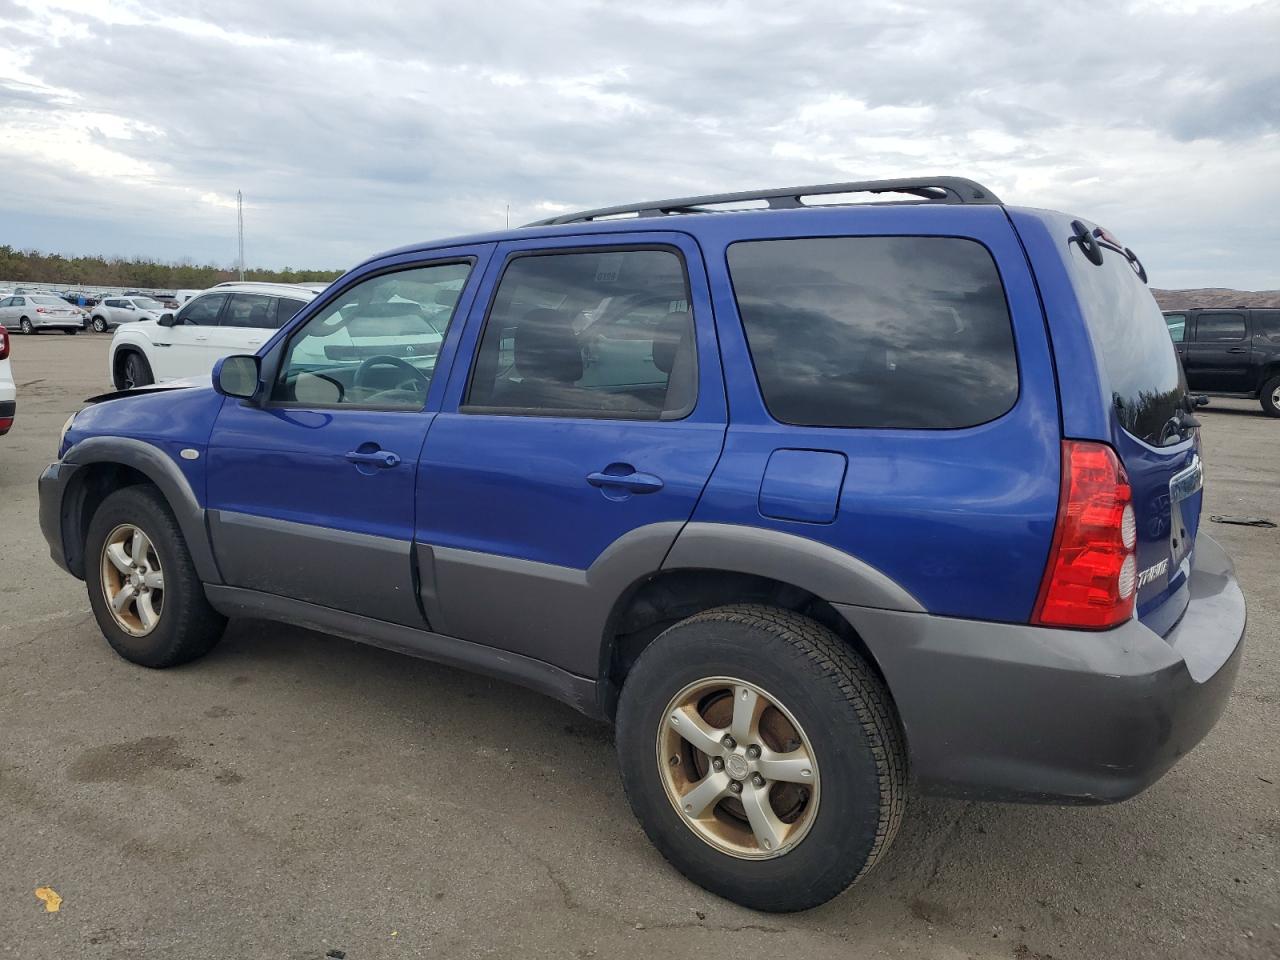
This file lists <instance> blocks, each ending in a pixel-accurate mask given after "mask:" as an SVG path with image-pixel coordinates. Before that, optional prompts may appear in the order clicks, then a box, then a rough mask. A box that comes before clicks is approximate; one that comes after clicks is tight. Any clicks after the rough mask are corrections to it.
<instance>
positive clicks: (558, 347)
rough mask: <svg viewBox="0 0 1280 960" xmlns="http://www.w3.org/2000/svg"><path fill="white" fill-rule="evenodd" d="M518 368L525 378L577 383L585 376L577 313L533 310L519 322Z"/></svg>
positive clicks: (544, 309) (517, 341)
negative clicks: (574, 326)
mask: <svg viewBox="0 0 1280 960" xmlns="http://www.w3.org/2000/svg"><path fill="white" fill-rule="evenodd" d="M515 357H516V369H517V370H519V371H520V376H521V377H522V378H524V379H525V380H551V381H554V382H556V383H564V384H569V383H577V382H578V381H579V380H581V379H582V348H581V347H579V346H578V338H577V335H576V334H575V333H574V332H573V317H572V316H571V315H570V314H567V313H561V312H560V311H559V310H549V309H546V308H541V307H540V308H538V309H536V310H530V311H529V312H528V313H526V314H525V315H524V319H522V320H521V321H520V322H519V324H517V325H516V334H515Z"/></svg>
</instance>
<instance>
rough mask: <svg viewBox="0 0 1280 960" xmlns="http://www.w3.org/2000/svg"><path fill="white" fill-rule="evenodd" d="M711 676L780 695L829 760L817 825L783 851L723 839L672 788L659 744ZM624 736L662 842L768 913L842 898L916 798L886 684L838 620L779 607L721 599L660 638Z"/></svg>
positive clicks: (699, 873) (620, 720)
mask: <svg viewBox="0 0 1280 960" xmlns="http://www.w3.org/2000/svg"><path fill="white" fill-rule="evenodd" d="M709 677H732V678H736V679H739V680H742V681H745V682H746V683H749V684H754V685H757V686H758V687H760V688H762V689H763V690H767V691H769V693H770V694H771V695H772V696H773V697H774V698H775V699H776V701H777V702H778V703H780V704H782V705H784V706H785V708H786V710H787V711H789V712H790V713H791V715H792V716H793V717H794V718H795V720H796V721H797V722H798V725H799V727H800V728H802V729H803V731H804V733H805V735H806V736H807V737H808V739H809V743H810V745H811V749H812V753H813V755H814V757H815V759H816V761H817V765H818V775H819V777H820V779H821V784H820V790H821V792H820V795H819V799H818V802H817V806H816V810H815V812H814V813H813V820H812V823H811V825H810V826H809V828H808V832H807V833H806V834H804V835H803V837H802V838H801V839H800V840H799V841H798V842H797V843H796V844H795V846H794V847H793V848H792V849H790V850H788V851H786V852H785V853H783V854H781V855H779V856H775V857H773V858H772V859H741V858H739V857H735V856H732V855H730V854H727V853H724V852H722V851H721V850H719V849H717V848H716V847H714V846H712V845H711V843H710V842H708V841H707V840H704V839H703V837H702V836H701V835H699V834H698V833H695V832H694V829H693V828H691V826H690V825H689V824H688V823H687V822H686V820H685V818H684V817H683V816H682V815H681V814H680V813H679V812H678V811H677V809H676V806H675V804H674V803H673V802H672V800H670V799H669V798H668V795H667V792H666V788H665V787H664V785H663V774H662V773H661V772H660V771H659V768H658V763H659V760H658V755H657V750H656V747H657V742H658V741H657V737H658V735H659V729H660V728H662V727H663V726H664V724H665V723H666V721H667V720H668V717H667V716H666V710H667V707H668V705H669V704H670V703H671V701H672V698H673V697H675V696H676V695H677V694H678V693H679V692H680V691H682V690H683V689H685V688H686V687H688V686H689V685H690V684H693V683H696V682H697V681H699V680H700V679H703V678H709ZM616 740H617V747H618V755H619V763H620V766H621V771H622V781H623V785H624V787H625V789H626V793H627V797H628V799H629V800H630V802H631V808H632V810H633V811H634V812H635V815H636V817H637V818H638V819H639V821H640V823H641V825H642V826H643V827H644V830H645V833H646V834H648V836H649V839H650V840H651V841H653V844H654V845H655V846H656V847H657V848H658V849H659V850H660V851H661V852H662V854H663V856H665V857H666V858H667V860H669V861H670V862H671V863H672V864H673V865H674V866H675V867H676V868H677V869H678V870H680V872H681V873H683V874H684V875H685V876H686V877H688V878H689V879H690V880H692V881H693V882H694V883H697V884H699V885H700V886H702V887H705V888H706V889H708V890H710V891H712V892H713V893H716V894H719V895H720V896H722V897H725V898H726V899H729V900H732V901H734V902H735V903H739V904H742V905H743V906H747V907H751V908H753V909H756V910H767V911H772V912H787V911H794V910H805V909H808V908H810V907H815V906H817V905H818V904H821V903H825V902H826V901H827V900H830V899H831V898H832V897H834V896H836V895H837V894H839V893H840V892H841V891H843V890H844V889H845V888H847V887H848V886H849V885H850V884H852V883H853V882H855V881H856V880H858V879H860V878H861V877H862V876H864V875H865V874H866V872H867V871H868V870H870V869H871V868H872V867H873V866H874V865H875V863H876V862H877V861H878V860H879V859H880V858H881V856H882V855H883V854H884V852H885V851H886V850H887V849H888V848H889V845H890V844H891V843H892V841H893V837H894V835H895V834H896V833H897V830H898V826H899V824H900V823H901V820H902V815H903V810H904V808H905V805H906V787H907V755H906V748H905V745H904V743H903V738H902V733H901V731H900V729H899V726H898V722H897V719H896V714H895V711H894V708H893V705H892V702H891V700H890V698H889V694H888V691H887V690H886V689H885V687H884V684H883V683H882V682H881V681H880V679H879V677H878V676H877V675H876V674H875V672H874V671H873V670H872V669H871V668H870V667H869V666H868V665H867V664H866V662H865V661H863V659H862V658H861V657H860V656H859V655H858V654H857V653H855V652H854V651H853V650H852V649H850V647H849V646H848V644H846V643H844V642H843V641H842V640H841V639H840V638H839V637H837V636H836V635H835V634H834V633H832V632H831V631H830V630H828V629H827V628H826V627H824V626H822V625H821V624H819V623H816V622H815V621H813V620H811V619H809V618H808V617H804V616H801V615H799V614H796V613H792V612H791V611H788V610H783V609H779V608H775V607H767V606H757V605H738V606H728V607H719V608H716V609H714V610H708V611H706V612H704V613H701V614H698V615H697V616H694V617H691V618H689V619H688V620H684V621H682V622H680V623H678V624H676V625H675V626H673V627H671V628H670V629H669V630H667V631H666V632H665V633H663V634H662V635H661V636H659V637H658V638H657V639H656V640H654V641H653V643H651V644H650V645H649V646H648V647H647V648H646V649H645V650H644V652H643V653H642V654H641V655H640V657H639V659H638V660H637V661H636V664H635V666H634V667H633V668H632V670H631V672H630V673H629V674H628V676H627V678H626V682H625V684H624V686H623V689H622V694H621V697H620V699H619V703H618V715H617V737H616Z"/></svg>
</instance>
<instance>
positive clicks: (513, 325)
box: [417, 232, 726, 676]
mask: <svg viewBox="0 0 1280 960" xmlns="http://www.w3.org/2000/svg"><path fill="white" fill-rule="evenodd" d="M627 303H633V304H634V305H635V309H634V311H633V312H630V313H625V315H624V311H626V310H627V309H628V308H627V307H626V306H625V304H627ZM619 305H622V306H619ZM468 361H469V362H468ZM725 421H726V407H725V398H724V390H723V384H722V379H721V373H720V360H719V354H718V351H717V347H716V340H715V329H714V326H713V317H712V313H711V304H710V300H709V296H708V291H707V282H706V277H705V274H704V272H703V267H702V257H701V254H700V252H699V250H698V247H697V245H696V244H695V243H694V242H693V240H692V239H691V238H690V237H688V236H687V235H684V234H678V233H667V232H653V233H636V234H609V235H587V236H577V237H557V238H554V239H552V238H533V239H529V240H521V241H518V242H510V243H503V244H500V245H499V248H498V251H497V255H496V256H495V258H494V261H493V264H492V266H491V267H490V271H489V275H488V276H487V277H486V278H485V282H484V286H483V288H482V290H481V292H480V297H479V298H478V299H477V301H476V303H475V305H474V306H473V308H472V310H471V313H470V316H469V317H468V319H467V328H466V334H465V337H464V340H463V343H462V352H461V353H460V354H459V361H458V362H456V363H455V364H454V366H453V371H452V373H451V374H450V379H449V388H448V391H447V393H446V395H445V399H444V404H443V407H442V409H441V412H440V414H439V416H437V417H436V419H435V422H434V423H433V425H432V427H431V432H430V434H429V435H428V437H427V443H426V447H425V449H424V453H423V458H422V469H421V472H420V474H419V482H418V519H417V538H418V541H419V543H420V550H421V559H420V562H419V569H420V570H421V571H422V578H423V599H424V603H425V604H426V605H427V606H428V615H429V616H430V618H431V620H432V623H433V625H435V626H436V627H437V629H439V630H442V631H443V632H447V633H449V634H451V635H453V636H457V637H461V638H463V639H465V640H470V641H473V642H477V643H483V644H486V645H489V646H493V647H499V648H502V649H505V650H510V651H513V652H516V653H519V654H523V655H525V656H528V657H532V658H536V659H539V660H543V661H548V662H551V663H553V664H555V665H557V666H559V667H561V668H563V669H565V670H568V671H570V672H573V673H576V674H579V675H587V676H595V674H596V671H597V667H598V664H597V657H598V656H599V648H600V638H601V631H602V629H603V626H604V621H605V618H606V616H607V614H608V612H609V607H610V605H611V604H612V603H613V602H614V600H615V599H616V598H617V597H618V596H619V595H620V594H622V593H623V592H625V590H626V589H627V587H629V586H630V585H631V584H632V582H633V581H635V580H638V579H640V578H643V577H646V576H648V575H650V574H652V573H653V572H654V571H656V570H657V569H658V568H659V567H660V565H661V562H662V559H663V557H664V556H665V555H666V552H667V550H668V549H669V548H670V546H671V544H672V543H673V542H674V540H675V537H676V535H677V534H678V532H679V530H680V528H681V526H682V525H683V524H684V523H685V522H686V521H687V520H688V519H689V516H690V514H691V513H692V511H693V509H694V506H695V505H696V504H697V502H698V498H699V496H700V495H701V493H702V490H703V487H704V485H705V484H706V482H707V478H708V477H709V476H710V474H711V471H712V469H713V468H714V466H715V464H716V461H717V459H718V458H719V456H720V451H721V447H722V444H723V440H724V432H725Z"/></svg>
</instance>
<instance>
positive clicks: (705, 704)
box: [657, 677, 819, 860]
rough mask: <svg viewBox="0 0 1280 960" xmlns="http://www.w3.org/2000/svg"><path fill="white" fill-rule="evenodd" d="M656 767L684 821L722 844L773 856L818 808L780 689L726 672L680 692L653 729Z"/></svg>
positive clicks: (809, 755) (811, 770)
mask: <svg viewBox="0 0 1280 960" xmlns="http://www.w3.org/2000/svg"><path fill="white" fill-rule="evenodd" d="M657 763H658V771H659V776H660V777H661V779H662V784H663V787H664V788H665V789H666V793H667V797H668V799H670V801H671V804H672V806H674V807H675V809H676V812H677V813H678V814H679V815H680V817H681V819H682V820H683V821H684V823H685V824H686V825H687V826H688V827H689V829H690V830H692V831H693V832H694V833H695V834H697V835H698V837H700V838H701V839H702V840H704V841H705V842H706V843H708V844H710V845H711V846H712V847H714V848H715V849H717V850H719V851H720V852H722V853H726V854H728V855H730V856H733V857H739V858H742V859H749V860H758V859H766V858H769V857H776V856H779V855H781V854H784V853H786V852H787V851H788V850H791V849H792V848H794V847H795V846H796V844H798V843H800V841H801V840H803V839H804V837H805V835H806V834H807V833H808V832H809V828H810V827H811V826H812V825H813V821H814V818H815V816H816V815H817V810H818V791H819V781H818V765H817V762H816V759H815V756H814V752H813V748H812V746H811V745H810V743H809V739H808V737H806V736H805V733H804V731H803V730H802V729H801V728H800V724H799V723H797V722H796V719H795V717H794V716H792V714H791V713H790V712H789V711H788V710H787V709H786V707H784V706H783V705H782V704H781V703H780V702H779V701H778V699H777V698H776V697H774V696H772V695H771V694H769V693H768V692H766V691H765V690H764V689H762V688H761V687H759V686H757V685H755V684H753V683H748V682H746V681H744V680H737V679H734V678H732V677H710V678H707V679H705V680H699V681H696V682H695V683H691V684H689V685H688V686H687V687H685V688H684V689H683V690H681V691H680V692H679V693H677V694H676V695H675V696H674V697H673V698H672V699H671V702H670V703H669V704H667V709H666V710H665V711H664V712H663V714H662V722H661V727H660V729H659V730H658V732H657Z"/></svg>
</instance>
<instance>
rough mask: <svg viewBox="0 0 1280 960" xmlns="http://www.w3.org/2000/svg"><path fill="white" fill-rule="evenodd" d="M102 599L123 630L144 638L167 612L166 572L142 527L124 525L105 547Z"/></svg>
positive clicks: (102, 562)
mask: <svg viewBox="0 0 1280 960" xmlns="http://www.w3.org/2000/svg"><path fill="white" fill-rule="evenodd" d="M100 566H101V576H102V595H103V597H105V598H106V601H107V609H108V610H109V611H110V612H111V617H112V619H113V620H115V622H116V624H117V625H118V626H119V627H120V629H121V630H124V631H125V632H126V633H128V634H130V635H131V636H135V637H145V636H146V635H147V634H149V633H150V632H151V631H152V630H154V629H155V628H156V624H158V623H159V622H160V617H161V615H162V614H163V612H164V572H163V571H162V570H161V569H160V557H159V555H158V554H157V553H156V548H155V545H154V544H152V542H151V538H150V537H148V536H147V535H146V534H145V533H144V532H143V531H142V529H141V528H140V527H137V526H135V525H134V524H131V523H122V524H120V525H119V526H118V527H116V528H115V529H114V530H112V531H111V533H110V534H109V535H108V536H107V539H106V542H105V543H104V544H103V545H102V560H101V565H100Z"/></svg>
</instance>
